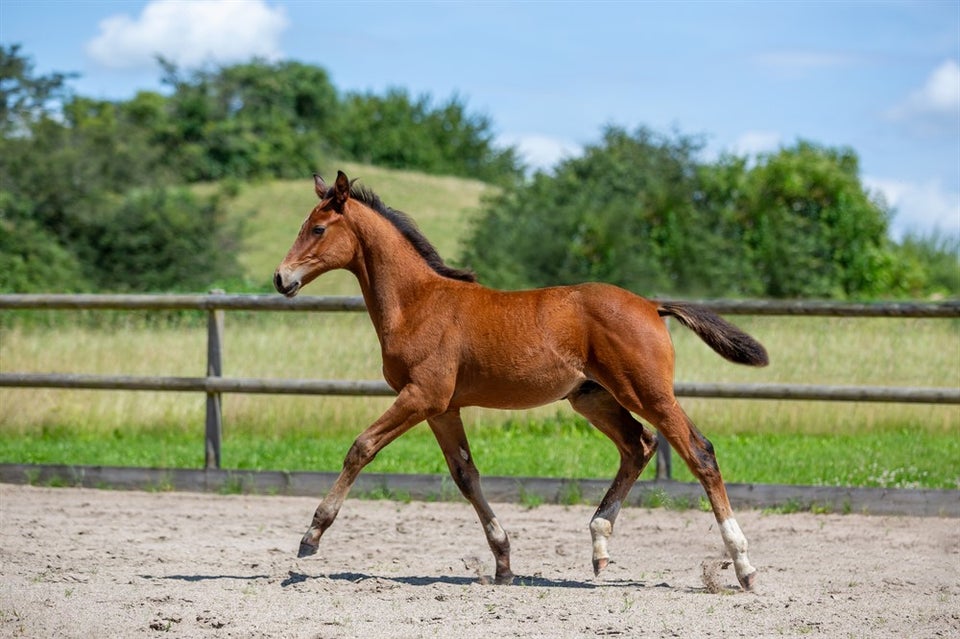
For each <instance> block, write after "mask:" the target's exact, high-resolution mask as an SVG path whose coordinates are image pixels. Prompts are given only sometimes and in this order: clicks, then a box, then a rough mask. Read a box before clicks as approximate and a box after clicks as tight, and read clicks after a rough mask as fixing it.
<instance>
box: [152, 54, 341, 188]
mask: <svg viewBox="0 0 960 639" xmlns="http://www.w3.org/2000/svg"><path fill="white" fill-rule="evenodd" d="M163 64H164V68H165V72H164V73H165V75H164V82H165V83H166V84H167V85H169V86H171V87H172V88H173V95H172V96H171V97H170V100H169V106H168V109H169V113H170V115H169V118H168V119H167V121H166V126H164V127H163V128H162V129H160V130H158V131H156V139H157V141H158V143H159V144H160V145H161V146H162V147H163V148H164V149H165V162H168V163H171V164H172V165H174V166H179V167H181V170H182V175H183V177H184V179H186V180H187V181H197V180H216V179H221V178H224V177H235V178H262V177H295V176H302V175H308V174H310V172H312V171H313V170H315V168H316V161H317V158H318V156H319V155H320V153H321V152H322V151H323V150H324V148H325V144H324V140H325V139H326V138H327V137H328V136H329V135H330V131H331V129H332V127H333V122H334V121H335V119H336V114H337V111H338V110H339V103H338V101H337V94H336V91H335V90H334V88H333V86H332V85H331V84H330V80H329V78H328V76H327V73H326V71H324V70H323V69H321V68H319V67H314V66H309V65H304V64H300V63H298V62H279V63H273V64H271V63H267V62H264V61H262V60H254V61H252V62H249V63H246V64H238V65H233V66H227V67H222V68H219V69H216V70H213V71H209V70H206V71H197V72H194V73H192V74H190V75H189V76H187V77H184V76H183V75H182V74H180V73H179V71H178V70H177V69H176V67H175V66H173V65H172V64H171V63H169V62H163Z"/></svg>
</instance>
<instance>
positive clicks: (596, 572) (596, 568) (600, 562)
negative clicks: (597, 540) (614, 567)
mask: <svg viewBox="0 0 960 639" xmlns="http://www.w3.org/2000/svg"><path fill="white" fill-rule="evenodd" d="M609 564H610V558H609V557H600V558H599V559H594V560H593V576H594V577H599V576H600V572H601V571H602V570H603V569H604V568H606V567H607V566H608V565H609Z"/></svg>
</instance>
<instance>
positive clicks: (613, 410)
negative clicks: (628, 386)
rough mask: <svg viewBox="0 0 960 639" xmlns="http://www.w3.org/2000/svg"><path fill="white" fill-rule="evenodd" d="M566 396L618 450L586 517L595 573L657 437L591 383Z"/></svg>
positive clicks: (603, 562)
mask: <svg viewBox="0 0 960 639" xmlns="http://www.w3.org/2000/svg"><path fill="white" fill-rule="evenodd" d="M567 399H568V400H569V401H570V404H571V406H573V409H574V410H575V411H577V412H578V413H580V414H581V415H583V416H584V417H586V418H587V419H588V420H589V421H590V423H591V424H593V426H594V427H596V428H597V430H599V431H600V432H602V433H603V434H604V435H606V436H607V437H609V438H610V439H611V441H613V443H614V444H615V445H616V447H617V450H618V451H619V452H620V468H619V469H618V470H617V475H616V477H614V479H613V483H612V484H611V485H610V488H609V489H608V490H607V493H606V494H605V495H604V496H603V499H602V500H601V501H600V505H599V506H598V507H597V511H596V512H595V513H594V515H593V518H592V519H591V520H590V536H591V538H592V540H593V572H594V574H595V575H599V574H600V571H601V570H603V569H604V568H606V567H607V564H608V563H609V562H610V554H609V553H608V551H607V541H608V540H609V539H610V536H611V535H612V534H613V524H614V522H615V521H616V519H617V515H618V514H619V513H620V506H621V504H622V503H623V501H624V500H625V499H626V498H627V495H628V494H629V493H630V489H631V488H632V487H633V484H634V483H635V482H636V481H637V477H639V476H640V473H641V472H643V469H644V467H645V466H646V465H647V462H649V461H650V458H651V457H653V454H654V453H655V452H656V450H657V439H656V436H655V435H654V434H653V433H651V432H650V431H649V430H647V429H646V428H644V427H643V424H641V423H640V422H638V421H637V420H635V419H634V418H633V416H631V415H630V412H629V411H627V410H626V409H625V408H623V407H622V406H621V405H620V404H618V403H617V400H616V399H614V397H613V395H611V394H610V393H609V392H607V390H606V389H605V388H603V387H602V386H600V385H599V384H597V383H595V382H587V383H585V384H583V385H582V386H580V388H578V389H577V390H576V391H574V392H573V393H571V394H570V396H569V397H568V398H567Z"/></svg>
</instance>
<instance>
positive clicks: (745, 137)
mask: <svg viewBox="0 0 960 639" xmlns="http://www.w3.org/2000/svg"><path fill="white" fill-rule="evenodd" d="M781 140H782V139H781V137H780V134H779V133H777V132H776V131H747V132H746V133H744V134H742V135H741V136H740V137H738V138H737V140H736V142H734V143H733V148H732V149H731V151H732V152H733V153H734V154H736V155H746V156H755V155H759V154H760V153H769V152H771V151H776V150H777V149H779V148H780V144H781Z"/></svg>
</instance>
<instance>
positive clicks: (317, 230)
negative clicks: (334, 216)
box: [310, 224, 327, 237]
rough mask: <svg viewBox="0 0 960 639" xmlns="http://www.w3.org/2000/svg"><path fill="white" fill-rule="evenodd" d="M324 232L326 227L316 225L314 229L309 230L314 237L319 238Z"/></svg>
mask: <svg viewBox="0 0 960 639" xmlns="http://www.w3.org/2000/svg"><path fill="white" fill-rule="evenodd" d="M326 230H327V227H325V226H320V225H319V224H317V225H316V226H315V227H313V229H311V231H310V232H311V233H313V234H314V235H316V236H317V237H320V236H321V235H323V233H324V231H326Z"/></svg>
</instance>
